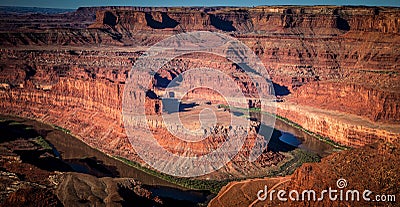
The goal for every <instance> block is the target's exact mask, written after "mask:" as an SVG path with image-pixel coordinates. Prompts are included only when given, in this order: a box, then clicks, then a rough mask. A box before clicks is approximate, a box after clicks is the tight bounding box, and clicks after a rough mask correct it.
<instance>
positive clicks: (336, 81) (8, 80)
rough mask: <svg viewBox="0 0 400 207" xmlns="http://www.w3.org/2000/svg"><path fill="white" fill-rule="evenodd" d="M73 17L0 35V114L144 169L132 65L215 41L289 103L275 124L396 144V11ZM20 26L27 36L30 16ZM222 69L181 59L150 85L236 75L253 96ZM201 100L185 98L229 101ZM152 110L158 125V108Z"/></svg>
mask: <svg viewBox="0 0 400 207" xmlns="http://www.w3.org/2000/svg"><path fill="white" fill-rule="evenodd" d="M95 12H96V19H93V15H94V13H95ZM70 15H72V16H76V17H77V18H78V17H79V18H82V19H85V22H84V23H82V22H76V23H77V24H78V25H77V26H76V27H75V26H73V27H68V26H63V27H62V28H58V27H57V28H55V27H53V26H51V24H49V23H48V22H47V23H46V22H44V23H43V24H42V25H41V26H40V25H39V26H38V27H36V28H33V29H30V30H24V29H21V28H22V27H21V28H17V29H13V28H10V29H9V31H8V30H7V32H0V45H1V46H2V48H1V56H0V58H1V63H0V100H1V102H0V111H1V113H9V114H16V115H20V116H24V117H30V118H35V119H40V120H42V121H44V122H48V123H52V124H55V125H59V126H62V127H64V128H66V129H68V130H71V132H72V133H73V134H75V135H77V136H78V137H80V138H81V139H83V140H84V141H85V142H87V143H88V144H90V145H91V146H93V147H96V148H99V149H101V150H102V151H105V152H106V153H109V154H112V155H118V156H122V157H127V158H129V159H132V160H135V161H138V157H137V156H136V155H135V152H133V151H132V147H131V146H130V144H129V141H128V140H127V138H126V135H125V133H124V129H123V123H122V116H121V110H122V97H123V91H124V87H125V81H126V79H127V77H128V74H129V71H130V69H131V67H132V64H133V63H134V62H135V61H136V59H137V58H138V57H139V56H140V55H141V54H142V53H143V51H145V50H146V49H147V48H148V46H150V45H153V44H154V43H156V42H158V41H159V40H162V39H164V38H166V37H169V36H170V35H172V34H175V33H180V32H184V31H196V30H211V31H216V32H223V33H226V34H229V35H231V36H233V37H236V38H238V39H239V40H241V41H243V42H244V43H245V44H247V45H248V46H249V47H250V48H251V49H252V50H253V51H254V52H255V53H256V54H257V55H258V56H259V57H260V59H261V60H262V62H263V63H264V65H265V66H266V68H267V70H268V73H269V75H270V76H271V79H272V81H273V84H274V86H275V87H274V88H275V93H276V95H278V98H279V100H280V101H283V102H279V103H277V108H278V110H277V113H278V114H279V115H281V116H284V117H287V118H289V119H291V120H293V121H295V122H296V123H298V124H300V125H301V126H302V127H304V128H306V129H308V130H310V131H313V132H316V133H319V134H322V135H324V136H326V137H329V138H331V139H332V140H334V141H337V142H339V143H341V144H345V145H350V146H360V145H364V144H366V143H370V142H373V141H374V140H377V139H384V140H393V139H397V138H398V137H399V133H400V132H399V127H398V124H399V118H400V117H399V107H400V106H399V99H400V98H399V97H400V96H399V89H400V85H399V79H400V76H399V64H398V59H399V54H400V53H399V52H400V51H399V50H400V49H399V48H400V47H399V42H400V41H399V40H400V36H399V22H398V21H397V19H398V15H399V12H398V8H381V7H255V8H194V9H190V8H132V7H127V8H113V7H108V8H96V9H90V8H82V9H79V10H78V11H76V12H75V13H72V14H69V15H67V16H65V17H64V18H68V17H70ZM85 15H88V16H85ZM2 18H3V21H6V20H7V17H2ZM19 18H21V22H24V21H25V22H28V23H26V24H29V21H28V20H29V18H31V16H22V17H19ZM57 18H61V17H60V16H57ZM44 21H45V20H44ZM76 21H78V19H76ZM89 24H90V26H88V25H89ZM4 27H8V25H7V24H4ZM6 29H8V28H6ZM6 29H4V28H3V30H6ZM177 46H178V45H177ZM222 62H223V61H221V60H220V59H217V58H215V57H209V56H207V55H198V56H192V57H179V58H176V59H174V60H173V61H172V62H171V64H168V65H166V66H165V67H164V68H163V69H162V70H160V71H159V74H158V75H159V78H155V80H154V81H153V83H154V84H155V88H157V87H159V86H162V85H163V84H165V83H168V81H170V80H171V79H172V78H173V77H175V76H176V75H177V74H179V73H181V72H183V71H185V70H186V69H188V68H191V67H199V66H202V65H204V64H206V65H208V66H209V67H212V68H218V69H220V70H222V71H225V72H227V73H231V74H232V76H231V77H233V78H234V79H236V83H237V84H238V85H239V86H240V87H241V89H242V90H243V92H244V93H246V94H252V93H254V88H253V87H251V83H250V82H249V79H248V78H246V76H243V75H241V74H240V70H239V69H238V68H237V65H234V64H232V63H222ZM213 78H214V77H213ZM193 79H195V77H193ZM218 81H222V80H218V79H215V82H216V83H217V84H218V83H219V82H218ZM149 82H151V81H150V80H149ZM154 92H155V93H157V90H156V89H155V91H154ZM138 93H144V91H138ZM196 93H197V92H193V93H192V94H189V95H190V96H191V98H196V97H199V96H205V97H207V96H209V98H210V99H211V101H214V102H213V103H218V101H221V100H219V99H218V97H214V96H213V95H212V93H208V92H206V91H202V92H201V93H199V94H196ZM135 101H136V102H137V103H138V104H140V103H143V101H145V100H135ZM147 104H148V105H149V106H150V108H149V110H150V113H153V114H157V111H158V110H156V108H157V107H156V105H157V104H159V101H158V100H157V99H154V100H153V102H152V101H148V102H147ZM254 106H255V105H254ZM158 107H160V105H158ZM153 123H155V126H157V122H153ZM165 143H166V145H168V144H170V143H169V142H165Z"/></svg>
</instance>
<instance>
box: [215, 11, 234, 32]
mask: <svg viewBox="0 0 400 207" xmlns="http://www.w3.org/2000/svg"><path fill="white" fill-rule="evenodd" d="M210 21H211V25H213V26H214V27H215V28H217V29H219V30H222V31H225V32H233V31H236V28H235V27H234V26H233V25H232V24H233V22H232V21H226V20H223V19H220V18H218V17H217V16H215V15H213V14H211V15H210Z"/></svg>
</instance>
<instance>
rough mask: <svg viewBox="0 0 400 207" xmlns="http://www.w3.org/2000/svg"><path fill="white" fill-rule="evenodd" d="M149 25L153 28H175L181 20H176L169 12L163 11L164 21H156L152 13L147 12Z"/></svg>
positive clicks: (146, 16)
mask: <svg viewBox="0 0 400 207" xmlns="http://www.w3.org/2000/svg"><path fill="white" fill-rule="evenodd" d="M145 18H146V22H147V26H149V27H151V28H153V29H166V28H174V27H176V26H177V25H178V24H179V22H177V21H175V20H174V19H172V18H171V17H169V16H168V14H167V13H165V12H162V13H161V18H162V21H161V22H159V21H156V20H154V19H153V16H152V15H151V14H150V13H146V14H145Z"/></svg>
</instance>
